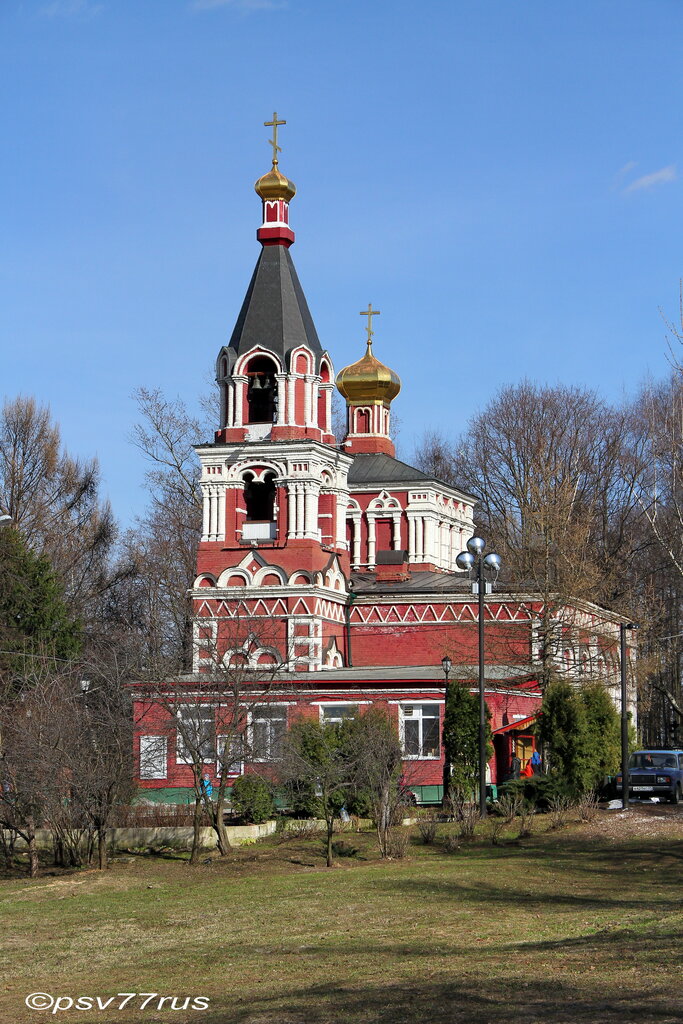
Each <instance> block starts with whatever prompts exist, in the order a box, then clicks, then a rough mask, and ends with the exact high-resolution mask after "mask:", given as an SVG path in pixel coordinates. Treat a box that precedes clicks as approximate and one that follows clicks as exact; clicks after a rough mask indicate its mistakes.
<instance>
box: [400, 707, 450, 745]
mask: <svg viewBox="0 0 683 1024" xmlns="http://www.w3.org/2000/svg"><path fill="white" fill-rule="evenodd" d="M400 726H401V741H402V743H403V751H404V753H405V756H406V757H420V758H426V757H439V756H440V755H441V744H440V741H439V737H440V729H439V705H438V704H402V705H400Z"/></svg>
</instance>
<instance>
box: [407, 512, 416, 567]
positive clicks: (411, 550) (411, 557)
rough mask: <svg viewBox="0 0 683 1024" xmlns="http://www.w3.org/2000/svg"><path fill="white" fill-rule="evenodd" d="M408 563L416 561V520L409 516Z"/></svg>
mask: <svg viewBox="0 0 683 1024" xmlns="http://www.w3.org/2000/svg"><path fill="white" fill-rule="evenodd" d="M408 561H409V562H414V561H415V518H414V517H413V516H408Z"/></svg>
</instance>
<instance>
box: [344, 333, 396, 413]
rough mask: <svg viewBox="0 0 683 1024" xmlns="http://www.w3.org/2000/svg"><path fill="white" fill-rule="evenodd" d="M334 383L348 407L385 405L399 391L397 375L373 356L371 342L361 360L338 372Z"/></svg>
mask: <svg viewBox="0 0 683 1024" xmlns="http://www.w3.org/2000/svg"><path fill="white" fill-rule="evenodd" d="M336 383H337V388H338V389H339V391H340V392H341V394H342V395H343V396H344V398H345V399H346V401H347V402H348V403H349V405H379V404H380V403H382V404H385V405H386V404H388V403H389V402H391V401H392V399H394V398H396V395H397V394H398V393H399V391H400V390H401V380H400V378H399V376H398V374H397V373H394V371H393V370H390V369H389V367H388V366H385V365H384V363H380V361H379V359H375V357H374V356H373V354H372V342H371V341H368V348H367V352H366V353H365V355H364V356H363V358H362V359H359V360H358V362H357V363H352V364H351V366H346V367H344V369H343V370H340V371H339V373H338V374H337V381H336Z"/></svg>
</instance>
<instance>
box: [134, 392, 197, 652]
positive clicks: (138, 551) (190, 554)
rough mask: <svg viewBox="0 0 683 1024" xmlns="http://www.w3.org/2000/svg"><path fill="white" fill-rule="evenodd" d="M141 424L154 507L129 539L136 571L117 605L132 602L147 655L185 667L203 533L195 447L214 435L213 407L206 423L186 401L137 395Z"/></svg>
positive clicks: (137, 431) (138, 431)
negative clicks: (147, 647)
mask: <svg viewBox="0 0 683 1024" xmlns="http://www.w3.org/2000/svg"><path fill="white" fill-rule="evenodd" d="M135 398H136V400H137V403H138V408H139V411H140V416H141V420H140V422H139V423H138V424H137V425H136V427H135V428H134V431H133V442H134V444H135V445H136V446H137V447H138V448H139V449H140V450H141V451H142V452H143V454H144V455H145V456H146V457H147V459H149V461H150V462H151V464H152V468H151V469H150V470H149V472H148V473H147V477H146V479H147V484H148V489H149V496H150V502H149V507H148V510H147V512H146V514H145V516H144V517H143V518H142V519H141V520H140V522H139V523H138V526H137V528H136V529H135V530H131V531H129V532H128V534H127V535H126V537H125V538H124V544H123V548H124V550H125V557H124V561H125V562H128V563H131V564H134V565H135V566H136V567H137V572H136V574H135V577H134V579H133V580H131V581H130V583H128V584H126V585H124V586H123V587H122V588H121V593H120V594H119V595H117V596H118V600H119V604H120V603H123V604H124V605H125V604H129V605H130V604H131V603H132V604H134V605H135V611H136V619H137V620H138V621H139V622H140V623H141V624H142V631H141V639H142V638H143V637H149V638H150V644H151V650H150V651H148V652H147V653H148V656H149V657H157V656H158V657H163V658H165V659H166V660H167V661H173V662H175V664H176V667H177V668H181V667H185V668H187V667H188V665H189V663H190V661H191V656H192V607H191V602H190V599H189V596H188V591H189V589H190V587H191V586H192V582H193V580H194V577H195V574H196V564H197V562H196V556H197V545H198V543H199V537H200V533H201V492H200V487H199V476H200V471H199V463H198V461H197V458H196V456H195V452H194V447H193V446H194V445H195V444H197V443H199V442H200V441H201V440H202V439H203V438H204V437H205V436H206V435H207V434H210V433H212V429H211V428H210V426H209V422H208V419H209V416H211V415H212V410H211V409H210V407H209V403H207V407H206V408H205V413H206V415H205V416H204V418H202V417H198V416H193V415H192V414H191V413H190V412H189V411H188V410H187V408H186V406H185V405H184V403H183V402H182V401H181V400H180V399H175V400H174V401H171V400H169V399H167V398H165V397H164V395H162V393H161V392H160V391H158V390H148V389H145V388H139V389H138V390H137V391H136V392H135Z"/></svg>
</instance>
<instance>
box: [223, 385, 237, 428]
mask: <svg viewBox="0 0 683 1024" xmlns="http://www.w3.org/2000/svg"><path fill="white" fill-rule="evenodd" d="M226 388H227V392H228V413H227V418H226V421H225V423H226V426H228V427H233V426H234V425H235V385H234V384H233V382H232V381H229V382H228V384H227V385H226Z"/></svg>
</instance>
